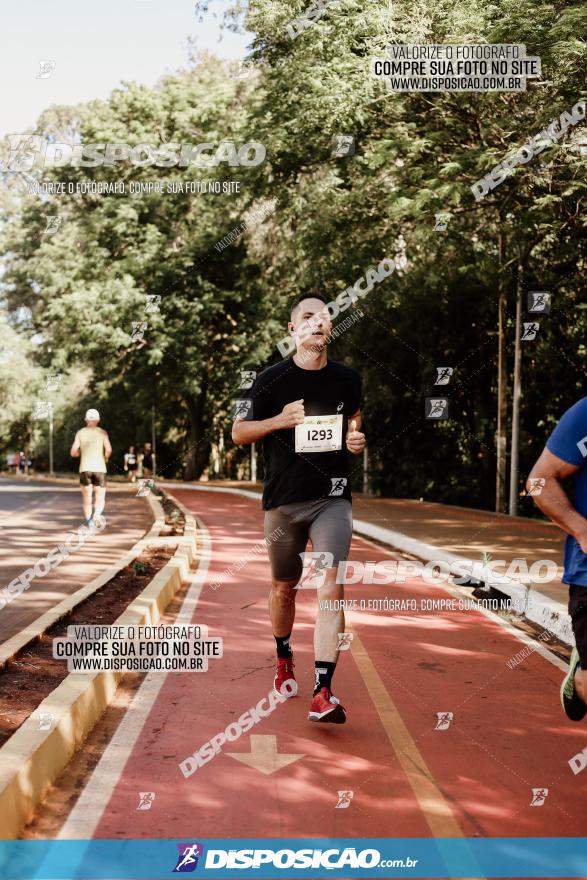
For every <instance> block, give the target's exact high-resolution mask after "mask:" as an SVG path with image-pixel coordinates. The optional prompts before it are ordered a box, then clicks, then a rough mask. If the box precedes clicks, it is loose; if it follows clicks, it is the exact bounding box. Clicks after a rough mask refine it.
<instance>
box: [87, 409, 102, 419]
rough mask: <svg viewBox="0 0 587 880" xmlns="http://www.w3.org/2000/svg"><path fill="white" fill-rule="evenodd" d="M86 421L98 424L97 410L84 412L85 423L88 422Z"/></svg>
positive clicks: (98, 414) (98, 415)
mask: <svg viewBox="0 0 587 880" xmlns="http://www.w3.org/2000/svg"><path fill="white" fill-rule="evenodd" d="M88 421H92V422H99V421H100V413H99V412H98V410H97V409H89V410H88V411H87V412H86V422H88Z"/></svg>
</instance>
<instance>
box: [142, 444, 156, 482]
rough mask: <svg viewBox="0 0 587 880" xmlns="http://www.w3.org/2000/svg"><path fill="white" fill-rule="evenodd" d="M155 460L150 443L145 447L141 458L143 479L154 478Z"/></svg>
mask: <svg viewBox="0 0 587 880" xmlns="http://www.w3.org/2000/svg"><path fill="white" fill-rule="evenodd" d="M154 458H155V453H154V452H153V447H152V446H151V444H150V443H145V444H144V445H143V451H142V453H141V456H140V460H141V468H142V476H143V477H152V476H153V470H154V468H155V465H154Z"/></svg>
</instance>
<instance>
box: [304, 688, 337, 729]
mask: <svg viewBox="0 0 587 880" xmlns="http://www.w3.org/2000/svg"><path fill="white" fill-rule="evenodd" d="M308 720H309V721H329V722H330V723H331V724H344V723H345V721H346V712H345V710H344V706H341V704H340V700H337V699H336V697H333V696H332V694H331V693H330V691H329V690H328V688H327V687H323V688H322V689H321V690H319V691H318V693H317V694H314V696H313V698H312V702H311V703H310V711H309V712H308Z"/></svg>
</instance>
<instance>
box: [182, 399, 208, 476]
mask: <svg viewBox="0 0 587 880" xmlns="http://www.w3.org/2000/svg"><path fill="white" fill-rule="evenodd" d="M206 390H207V389H206V387H204V388H203V389H202V390H201V391H200V393H199V394H198V395H196V396H194V395H193V394H184V400H185V403H186V407H187V411H188V417H189V420H190V444H189V447H188V450H187V453H186V470H185V479H186V480H198V479H199V478H200V477H201V476H202V473H203V471H204V469H205V468H206V467H207V466H208V462H209V459H210V435H209V432H208V431H206V430H205V422H204V412H205V406H206Z"/></svg>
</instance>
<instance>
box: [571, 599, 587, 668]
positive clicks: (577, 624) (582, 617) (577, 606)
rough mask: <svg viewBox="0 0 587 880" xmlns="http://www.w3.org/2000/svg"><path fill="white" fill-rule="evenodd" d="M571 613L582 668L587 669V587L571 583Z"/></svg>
mask: <svg viewBox="0 0 587 880" xmlns="http://www.w3.org/2000/svg"><path fill="white" fill-rule="evenodd" d="M569 614H570V615H571V623H572V624H573V633H574V635H575V644H576V645H577V651H578V652H579V657H580V659H581V669H587V587H582V586H580V585H579V584H570V586H569Z"/></svg>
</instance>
